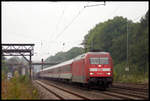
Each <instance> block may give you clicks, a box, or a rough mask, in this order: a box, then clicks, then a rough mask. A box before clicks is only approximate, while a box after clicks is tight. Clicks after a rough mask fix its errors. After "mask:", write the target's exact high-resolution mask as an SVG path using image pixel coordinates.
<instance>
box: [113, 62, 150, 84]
mask: <svg viewBox="0 0 150 101" xmlns="http://www.w3.org/2000/svg"><path fill="white" fill-rule="evenodd" d="M124 67H125V63H122V64H118V65H116V66H115V67H114V82H122V83H148V80H149V76H148V71H146V72H142V71H138V70H137V69H136V65H131V66H130V70H129V71H128V72H127V71H125V70H124Z"/></svg>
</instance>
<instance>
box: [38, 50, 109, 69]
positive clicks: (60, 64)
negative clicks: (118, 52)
mask: <svg viewBox="0 0 150 101" xmlns="http://www.w3.org/2000/svg"><path fill="white" fill-rule="evenodd" d="M87 54H109V52H87V53H84V54H81V55H79V56H77V57H75V58H73V59H71V60H68V61H65V62H62V63H59V64H57V65H54V66H50V67H47V68H45V69H43V71H45V70H48V69H52V68H57V67H59V66H64V65H67V64H71V63H72V62H73V61H76V60H79V59H82V58H85V56H86V55H87ZM41 71H42V70H40V71H39V72H41Z"/></svg>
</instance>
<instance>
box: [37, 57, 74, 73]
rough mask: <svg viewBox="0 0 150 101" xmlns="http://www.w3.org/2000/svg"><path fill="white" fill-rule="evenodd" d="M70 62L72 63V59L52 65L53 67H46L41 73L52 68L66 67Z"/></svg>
mask: <svg viewBox="0 0 150 101" xmlns="http://www.w3.org/2000/svg"><path fill="white" fill-rule="evenodd" d="M72 62H73V59H71V60H68V61H65V62H62V63H59V64H57V65H54V66H50V67H47V68H45V69H43V71H45V70H48V69H52V68H57V67H59V66H64V65H68V64H71V63H72ZM40 71H42V70H40Z"/></svg>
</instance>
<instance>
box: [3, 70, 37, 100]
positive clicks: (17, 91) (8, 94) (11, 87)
mask: <svg viewBox="0 0 150 101" xmlns="http://www.w3.org/2000/svg"><path fill="white" fill-rule="evenodd" d="M1 93H2V99H23V100H24V99H39V97H38V92H37V89H36V88H34V87H33V85H32V82H31V81H30V80H29V78H28V77H27V76H19V75H18V73H16V74H15V77H13V78H12V79H10V80H7V79H6V77H4V76H2V91H1Z"/></svg>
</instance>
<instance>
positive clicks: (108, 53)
mask: <svg viewBox="0 0 150 101" xmlns="http://www.w3.org/2000/svg"><path fill="white" fill-rule="evenodd" d="M87 54H109V52H87Z"/></svg>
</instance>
